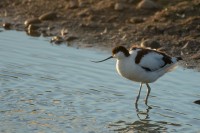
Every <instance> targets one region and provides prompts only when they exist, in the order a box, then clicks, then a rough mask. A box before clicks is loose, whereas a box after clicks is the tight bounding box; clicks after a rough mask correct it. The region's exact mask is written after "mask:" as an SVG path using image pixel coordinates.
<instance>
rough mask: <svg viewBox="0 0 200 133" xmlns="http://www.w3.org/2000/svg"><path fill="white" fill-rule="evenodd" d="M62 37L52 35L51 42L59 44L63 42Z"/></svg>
mask: <svg viewBox="0 0 200 133" xmlns="http://www.w3.org/2000/svg"><path fill="white" fill-rule="evenodd" d="M63 41H64V40H63V38H62V37H60V36H54V37H52V38H51V41H50V42H51V43H55V44H61V43H62V42H63Z"/></svg>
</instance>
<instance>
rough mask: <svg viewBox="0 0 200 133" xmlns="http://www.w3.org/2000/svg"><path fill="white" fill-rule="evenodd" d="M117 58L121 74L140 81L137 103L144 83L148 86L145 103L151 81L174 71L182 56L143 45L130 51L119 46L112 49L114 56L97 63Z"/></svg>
mask: <svg viewBox="0 0 200 133" xmlns="http://www.w3.org/2000/svg"><path fill="white" fill-rule="evenodd" d="M111 58H116V59H117V63H116V69H117V72H118V74H119V75H121V76H122V77H124V78H127V79H129V80H131V81H135V82H140V89H139V93H138V96H137V98H136V101H135V103H136V104H137V102H138V100H139V98H140V92H141V89H142V85H143V84H146V86H147V95H146V98H145V104H147V102H148V97H149V94H150V91H151V88H150V86H149V83H152V82H155V81H156V80H157V79H158V78H160V77H161V76H163V75H164V74H165V73H167V72H170V71H172V70H173V69H174V68H175V66H176V65H177V62H178V61H179V60H182V58H181V57H170V56H169V55H167V54H165V53H163V52H160V51H156V50H153V49H148V48H143V47H132V48H131V49H130V50H129V51H128V50H127V49H126V48H125V47H124V46H117V47H115V48H113V50H112V56H110V57H108V58H106V59H104V60H100V61H92V62H95V63H99V62H103V61H106V60H108V59H111Z"/></svg>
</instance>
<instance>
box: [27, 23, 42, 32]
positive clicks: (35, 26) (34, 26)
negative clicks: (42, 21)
mask: <svg viewBox="0 0 200 133" xmlns="http://www.w3.org/2000/svg"><path fill="white" fill-rule="evenodd" d="M39 28H40V27H39V26H38V25H34V24H29V26H28V30H32V31H33V30H37V29H39Z"/></svg>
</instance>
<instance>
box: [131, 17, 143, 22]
mask: <svg viewBox="0 0 200 133" xmlns="http://www.w3.org/2000/svg"><path fill="white" fill-rule="evenodd" d="M142 22H144V19H143V18H135V17H132V18H130V19H129V23H132V24H138V23H142Z"/></svg>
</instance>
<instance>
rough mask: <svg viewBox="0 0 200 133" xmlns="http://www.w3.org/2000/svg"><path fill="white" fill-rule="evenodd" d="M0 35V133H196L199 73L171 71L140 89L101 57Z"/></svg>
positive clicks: (15, 35)
mask: <svg viewBox="0 0 200 133" xmlns="http://www.w3.org/2000/svg"><path fill="white" fill-rule="evenodd" d="M48 40H49V39H48V38H42V37H41V38H34V37H29V36H26V35H25V33H23V32H16V31H3V32H0V91H1V93H0V132H9V133H11V132H13V133H16V132H19V133H22V132H67V133H75V132H76V133H78V132H81V133H95V132H97V133H106V132H129V133H130V132H139V131H149V132H150V131H152V132H156V131H157V132H200V127H199V125H200V113H199V110H200V106H199V105H197V104H194V103H193V101H195V100H198V99H200V73H198V72H195V71H194V70H185V69H183V68H180V67H179V68H178V69H176V70H175V71H173V72H171V73H168V74H166V75H165V76H163V77H162V78H160V79H159V80H158V81H157V82H155V83H153V84H151V88H152V92H151V94H150V97H149V106H151V108H148V107H147V106H146V105H145V104H144V101H143V99H144V97H145V94H146V88H145V87H144V88H143V90H142V93H141V98H140V101H139V103H138V104H139V106H138V108H139V112H136V109H135V105H134V100H135V97H136V96H137V92H138V89H139V84H138V83H134V82H131V81H128V80H126V79H123V78H121V77H120V76H119V75H118V74H117V73H116V71H115V61H114V60H109V61H106V62H103V63H99V64H95V63H92V62H90V60H99V59H103V58H105V57H107V56H108V55H109V54H108V53H106V52H102V51H98V50H94V49H76V48H71V47H67V46H65V45H62V46H53V45H50V43H49V42H48Z"/></svg>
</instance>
